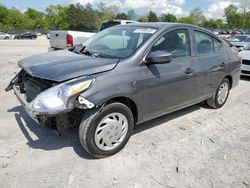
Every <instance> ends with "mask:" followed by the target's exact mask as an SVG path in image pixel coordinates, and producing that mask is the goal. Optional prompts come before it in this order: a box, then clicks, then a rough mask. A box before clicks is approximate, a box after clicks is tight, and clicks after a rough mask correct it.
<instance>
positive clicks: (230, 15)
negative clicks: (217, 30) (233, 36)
mask: <svg viewBox="0 0 250 188" xmlns="http://www.w3.org/2000/svg"><path fill="white" fill-rule="evenodd" d="M237 11H238V7H237V6H235V5H232V4H231V5H229V6H228V7H227V8H225V16H226V19H227V23H228V26H229V28H237V27H238V26H239V25H240V22H241V20H240V19H241V15H240V14H239V13H237Z"/></svg>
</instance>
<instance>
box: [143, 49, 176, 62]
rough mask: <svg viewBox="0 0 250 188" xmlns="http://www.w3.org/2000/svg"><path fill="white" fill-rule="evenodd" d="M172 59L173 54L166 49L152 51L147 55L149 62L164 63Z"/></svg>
mask: <svg viewBox="0 0 250 188" xmlns="http://www.w3.org/2000/svg"><path fill="white" fill-rule="evenodd" d="M171 61H172V54H171V53H169V52H165V51H155V52H150V53H149V54H148V56H147V57H146V62H147V64H164V63H169V62H171Z"/></svg>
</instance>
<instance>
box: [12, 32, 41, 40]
mask: <svg viewBox="0 0 250 188" xmlns="http://www.w3.org/2000/svg"><path fill="white" fill-rule="evenodd" d="M36 38H37V35H36V33H33V32H25V33H22V34H17V35H15V37H14V39H36Z"/></svg>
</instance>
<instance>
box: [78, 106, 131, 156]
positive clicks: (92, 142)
mask: <svg viewBox="0 0 250 188" xmlns="http://www.w3.org/2000/svg"><path fill="white" fill-rule="evenodd" d="M133 128H134V118H133V114H132V112H131V110H130V109H129V108H128V107H127V106H126V105H124V104H122V103H118V102H114V103H111V104H108V105H106V106H105V107H104V108H103V109H102V110H98V111H95V112H90V114H89V115H88V116H87V118H86V119H84V121H82V123H81V125H80V128H79V139H80V142H81V144H82V146H83V147H84V148H85V149H86V150H87V152H88V153H90V154H91V155H93V156H94V157H96V158H103V157H107V156H110V155H113V154H115V153H117V152H119V151H120V150H121V149H122V148H123V147H124V146H125V145H126V143H127V142H128V140H129V138H130V136H131V134H132V132H133Z"/></svg>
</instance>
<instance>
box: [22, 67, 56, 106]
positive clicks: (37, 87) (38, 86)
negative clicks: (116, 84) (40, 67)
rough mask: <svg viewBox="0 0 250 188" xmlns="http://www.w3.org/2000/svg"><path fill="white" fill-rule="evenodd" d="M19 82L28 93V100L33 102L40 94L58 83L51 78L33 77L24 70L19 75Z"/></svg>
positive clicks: (23, 90) (24, 91) (23, 91)
mask: <svg viewBox="0 0 250 188" xmlns="http://www.w3.org/2000/svg"><path fill="white" fill-rule="evenodd" d="M18 83H19V86H20V90H21V92H22V93H24V94H25V95H26V100H27V102H31V101H32V100H33V99H35V97H36V96H37V95H38V94H40V93H41V92H43V91H44V90H46V89H48V88H50V87H52V86H53V85H55V84H56V83H53V82H52V81H49V80H45V79H41V78H37V77H33V76H31V75H30V74H29V73H27V72H25V71H24V70H22V71H21V72H20V73H19V75H18Z"/></svg>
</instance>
